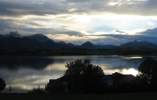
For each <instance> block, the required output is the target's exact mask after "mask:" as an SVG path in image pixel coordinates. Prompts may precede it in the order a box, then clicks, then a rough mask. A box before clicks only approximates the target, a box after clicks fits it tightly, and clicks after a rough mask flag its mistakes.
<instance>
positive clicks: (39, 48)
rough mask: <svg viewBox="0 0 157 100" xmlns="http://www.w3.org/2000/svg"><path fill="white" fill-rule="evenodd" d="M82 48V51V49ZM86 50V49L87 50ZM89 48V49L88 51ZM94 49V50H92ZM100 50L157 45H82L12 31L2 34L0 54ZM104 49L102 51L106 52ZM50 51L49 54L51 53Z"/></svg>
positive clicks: (139, 48) (140, 43) (129, 48)
mask: <svg viewBox="0 0 157 100" xmlns="http://www.w3.org/2000/svg"><path fill="white" fill-rule="evenodd" d="M81 50H82V51H81ZM85 50H86V51H85ZM87 50H89V51H87ZM92 50H93V51H92ZM94 50H95V51H94ZM98 50H101V51H102V50H104V51H105V50H111V51H115V50H116V51H119V50H121V51H124V50H125V51H129V52H130V51H131V50H134V51H136V50H137V51H147V50H148V51H154V50H157V45H156V44H153V43H150V42H147V41H138V40H135V41H131V42H128V43H125V44H122V45H119V46H115V45H99V44H93V43H92V42H89V41H87V42H85V43H83V44H82V45H74V44H72V43H65V42H57V41H54V40H52V39H49V38H48V37H47V36H45V35H43V34H34V35H30V36H21V35H19V34H18V33H17V32H10V33H9V34H7V35H0V55H2V54H8V55H10V54H12V53H13V54H19V53H20V54H25V53H27V54H28V53H30V54H31V55H32V54H35V53H38V54H41V53H43V52H44V53H47V52H49V53H50V52H51V53H52V54H55V53H61V54H64V53H65V54H66V53H67V52H68V53H70V52H73V54H75V51H77V52H90V51H92V52H98ZM104 51H102V52H104ZM49 53H48V54H49Z"/></svg>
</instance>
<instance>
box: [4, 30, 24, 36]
mask: <svg viewBox="0 0 157 100" xmlns="http://www.w3.org/2000/svg"><path fill="white" fill-rule="evenodd" d="M6 36H8V37H21V35H20V34H19V33H18V32H17V31H13V32H10V33H9V34H7V35H6Z"/></svg>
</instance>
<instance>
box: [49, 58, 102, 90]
mask: <svg viewBox="0 0 157 100" xmlns="http://www.w3.org/2000/svg"><path fill="white" fill-rule="evenodd" d="M66 67H67V70H66V72H65V74H64V76H63V77H61V78H59V79H57V80H50V81H49V83H48V84H47V86H46V90H48V91H50V92H51V91H53V92H54V90H55V93H56V92H61V91H66V92H67V91H68V92H69V93H100V92H103V91H104V83H103V76H104V72H103V70H102V69H101V68H100V67H99V66H97V65H92V64H91V63H90V61H89V60H76V61H73V62H70V63H67V65H66Z"/></svg>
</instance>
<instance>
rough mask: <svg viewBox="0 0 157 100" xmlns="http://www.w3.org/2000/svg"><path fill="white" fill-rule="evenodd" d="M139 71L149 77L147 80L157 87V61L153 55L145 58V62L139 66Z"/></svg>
mask: <svg viewBox="0 0 157 100" xmlns="http://www.w3.org/2000/svg"><path fill="white" fill-rule="evenodd" d="M139 71H140V72H142V76H143V77H144V78H146V79H147V82H148V83H149V84H150V85H151V86H153V87H157V86H156V84H157V61H156V60H155V59H153V58H151V57H146V58H144V60H143V62H142V63H141V64H140V66H139Z"/></svg>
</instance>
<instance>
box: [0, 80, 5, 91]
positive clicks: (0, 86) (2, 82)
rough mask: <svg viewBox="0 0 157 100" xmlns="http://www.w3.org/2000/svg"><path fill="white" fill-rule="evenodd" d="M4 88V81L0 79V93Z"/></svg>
mask: <svg viewBox="0 0 157 100" xmlns="http://www.w3.org/2000/svg"><path fill="white" fill-rule="evenodd" d="M5 87H6V83H5V81H4V80H3V79H2V78H0V91H3V90H4V89H5Z"/></svg>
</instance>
